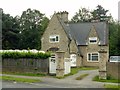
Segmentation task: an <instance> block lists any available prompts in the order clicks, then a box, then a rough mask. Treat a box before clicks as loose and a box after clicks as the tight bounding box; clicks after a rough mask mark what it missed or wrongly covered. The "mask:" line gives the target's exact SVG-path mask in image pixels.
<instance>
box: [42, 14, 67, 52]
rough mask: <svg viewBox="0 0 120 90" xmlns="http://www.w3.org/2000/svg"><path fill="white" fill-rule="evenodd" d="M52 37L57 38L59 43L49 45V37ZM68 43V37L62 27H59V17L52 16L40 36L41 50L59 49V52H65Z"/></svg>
mask: <svg viewBox="0 0 120 90" xmlns="http://www.w3.org/2000/svg"><path fill="white" fill-rule="evenodd" d="M54 35H56V36H59V41H58V42H55V43H51V42H50V37H51V36H54ZM68 43H69V37H68V35H67V33H66V31H65V30H64V27H63V25H61V21H60V19H59V17H58V16H57V15H56V14H54V15H53V17H52V18H51V20H50V22H49V24H48V27H47V28H46V30H45V32H44V34H43V36H42V39H41V45H42V50H44V51H46V50H48V49H50V48H59V49H61V50H64V51H66V50H67V49H68ZM63 45H64V46H63Z"/></svg>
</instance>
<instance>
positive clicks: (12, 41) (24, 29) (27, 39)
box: [2, 8, 49, 49]
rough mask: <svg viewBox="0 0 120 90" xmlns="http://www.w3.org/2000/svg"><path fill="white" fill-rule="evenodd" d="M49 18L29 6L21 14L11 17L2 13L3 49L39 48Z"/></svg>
mask: <svg viewBox="0 0 120 90" xmlns="http://www.w3.org/2000/svg"><path fill="white" fill-rule="evenodd" d="M48 22H49V19H48V18H47V17H46V16H45V15H44V14H42V13H40V11H38V10H35V9H33V10H31V9H30V8H29V9H27V10H26V11H23V13H22V15H21V16H20V17H19V16H16V17H12V16H10V14H5V13H4V12H3V13H2V43H3V45H2V48H3V49H28V48H29V49H40V48H41V41H40V39H41V36H42V34H43V32H44V31H45V28H46V27H47V24H48Z"/></svg>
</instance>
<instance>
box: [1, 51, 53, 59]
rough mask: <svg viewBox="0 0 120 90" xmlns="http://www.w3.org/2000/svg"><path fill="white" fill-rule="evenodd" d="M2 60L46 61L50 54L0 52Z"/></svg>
mask: <svg viewBox="0 0 120 90" xmlns="http://www.w3.org/2000/svg"><path fill="white" fill-rule="evenodd" d="M0 55H1V56H2V58H14V59H17V58H33V59H46V58H48V57H50V56H51V55H50V53H41V52H37V53H33V52H1V53H0Z"/></svg>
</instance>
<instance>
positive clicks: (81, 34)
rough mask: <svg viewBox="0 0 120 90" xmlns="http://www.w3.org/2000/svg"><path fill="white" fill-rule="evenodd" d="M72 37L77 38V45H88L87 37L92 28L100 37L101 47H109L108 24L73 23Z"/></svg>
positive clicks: (71, 25)
mask: <svg viewBox="0 0 120 90" xmlns="http://www.w3.org/2000/svg"><path fill="white" fill-rule="evenodd" d="M69 26H70V30H71V31H70V32H71V35H72V36H74V37H75V40H76V42H77V45H87V44H86V42H87V37H88V35H89V32H90V29H91V27H92V26H94V27H95V29H96V32H97V34H98V36H99V40H100V43H99V45H108V30H107V28H108V27H107V24H106V22H95V23H92V22H91V23H72V24H69Z"/></svg>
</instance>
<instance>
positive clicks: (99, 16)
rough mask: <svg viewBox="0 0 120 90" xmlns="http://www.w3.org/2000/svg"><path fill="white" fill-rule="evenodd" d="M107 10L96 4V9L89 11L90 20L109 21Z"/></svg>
mask: <svg viewBox="0 0 120 90" xmlns="http://www.w3.org/2000/svg"><path fill="white" fill-rule="evenodd" d="M108 12H109V10H105V9H104V8H103V7H102V6H101V5H98V6H97V7H96V9H94V10H93V11H92V12H91V14H92V20H99V21H109V20H110V18H111V16H108V15H107V13H108Z"/></svg>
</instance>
